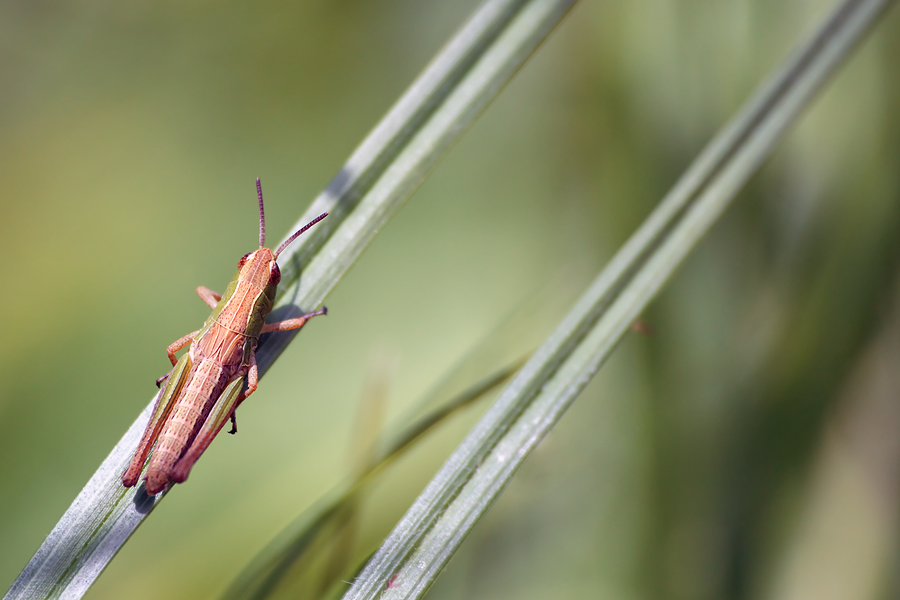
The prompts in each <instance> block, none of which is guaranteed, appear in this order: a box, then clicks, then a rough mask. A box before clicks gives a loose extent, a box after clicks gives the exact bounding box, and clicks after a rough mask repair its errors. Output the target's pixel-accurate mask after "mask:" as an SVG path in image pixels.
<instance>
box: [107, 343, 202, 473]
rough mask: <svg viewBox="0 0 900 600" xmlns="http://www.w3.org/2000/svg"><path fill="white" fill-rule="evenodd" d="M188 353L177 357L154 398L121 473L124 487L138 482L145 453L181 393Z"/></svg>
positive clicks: (186, 370) (146, 453) (187, 367)
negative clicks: (147, 416) (141, 434)
mask: <svg viewBox="0 0 900 600" xmlns="http://www.w3.org/2000/svg"><path fill="white" fill-rule="evenodd" d="M189 354H190V353H189V352H185V353H184V355H183V356H182V357H181V358H180V359H178V362H177V363H176V364H175V366H174V367H173V368H172V371H171V372H170V373H169V377H168V379H167V380H166V387H165V388H163V390H162V392H160V395H159V398H157V400H156V406H154V407H153V414H152V415H151V416H150V422H149V423H147V428H146V429H145V430H144V435H143V437H142V438H141V443H140V444H138V447H137V450H136V451H135V453H134V458H132V459H131V464H130V465H128V469H127V470H126V471H125V474H124V475H122V485H124V486H125V487H132V486H134V484H136V483H137V482H138V479H139V478H140V476H141V471H142V470H143V469H144V462H145V461H146V460H147V455H148V454H149V453H150V449H151V448H152V447H153V444H155V443H156V438H158V437H159V432H160V431H161V430H162V426H163V424H164V423H165V422H166V419H167V418H168V416H169V411H171V410H172V406H173V405H174V404H175V400H176V399H177V398H178V395H179V394H180V393H181V388H182V386H183V385H184V381H185V379H186V378H187V377H186V376H187V373H188V371H190V370H191V359H190V356H189Z"/></svg>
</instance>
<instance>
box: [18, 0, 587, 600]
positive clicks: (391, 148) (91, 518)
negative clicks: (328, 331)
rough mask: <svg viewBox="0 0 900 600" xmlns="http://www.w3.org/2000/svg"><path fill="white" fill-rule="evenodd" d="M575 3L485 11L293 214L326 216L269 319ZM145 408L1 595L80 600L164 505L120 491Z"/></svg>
mask: <svg viewBox="0 0 900 600" xmlns="http://www.w3.org/2000/svg"><path fill="white" fill-rule="evenodd" d="M573 3H574V0H556V1H549V0H543V1H531V2H527V1H522V0H518V1H513V0H488V1H486V2H484V4H483V5H482V6H481V7H480V8H479V9H478V10H477V11H476V12H475V14H474V15H473V16H472V18H471V19H470V20H469V21H468V22H467V23H466V24H465V25H464V26H463V28H462V29H461V30H460V31H459V32H458V33H457V34H456V36H455V37H454V38H453V39H452V40H451V41H450V42H449V43H448V45H447V46H445V48H444V49H443V50H442V51H441V52H440V53H439V55H438V56H437V57H436V58H435V59H434V61H433V62H432V63H431V65H429V67H428V68H427V69H426V70H425V72H424V73H423V74H422V76H421V77H420V78H419V79H417V80H416V81H415V82H414V83H413V84H412V86H411V87H410V88H409V90H408V91H407V92H406V94H405V95H404V96H403V97H402V98H401V99H400V100H399V101H398V103H397V104H396V105H395V106H394V108H393V109H392V110H391V111H390V112H389V113H388V115H387V116H386V117H385V118H384V119H383V120H382V122H381V123H380V124H379V125H378V126H377V127H376V128H375V130H374V131H373V132H372V133H371V134H370V135H369V137H368V138H367V139H366V140H365V141H364V142H363V143H362V144H361V145H360V146H359V148H358V149H357V150H356V152H355V153H354V154H353V155H352V156H351V158H350V159H349V160H348V162H347V163H346V165H345V166H344V167H343V168H342V169H341V171H340V173H339V174H338V175H337V177H335V179H334V180H333V181H332V183H331V184H330V185H329V187H328V189H327V190H326V191H325V192H324V193H323V194H322V195H321V196H320V197H319V198H317V199H316V201H315V202H313V205H312V206H311V208H310V209H309V211H308V212H307V213H306V214H305V215H304V216H303V217H301V219H300V221H299V222H300V223H306V222H308V221H309V220H310V219H311V218H312V215H316V214H319V213H320V212H322V211H323V210H328V211H329V212H330V213H331V215H330V216H329V218H328V219H325V221H323V222H322V224H320V225H318V226H317V227H316V228H314V229H313V230H311V231H310V233H309V234H307V235H305V236H303V237H301V238H300V239H299V240H298V241H297V242H295V244H294V245H293V246H292V247H291V248H289V249H288V250H287V251H285V252H284V253H283V254H282V255H281V257H280V262H281V264H282V265H284V266H283V272H282V274H283V278H282V294H281V296H280V297H279V301H278V303H277V305H276V310H275V311H274V314H273V318H279V317H281V316H284V315H290V314H297V313H298V312H299V311H300V310H301V307H302V308H305V307H309V306H318V305H320V304H321V303H322V301H323V300H324V299H325V297H326V296H327V295H328V293H329V292H330V291H331V290H332V289H333V288H334V286H335V285H336V284H337V282H338V280H339V279H340V278H341V276H342V275H343V274H344V273H345V272H346V271H347V269H349V268H350V265H351V264H352V263H353V262H354V261H355V260H356V259H357V258H358V257H359V255H360V253H361V252H362V251H363V249H364V248H365V247H366V245H367V244H368V243H369V242H370V241H371V240H372V239H373V238H374V236H375V235H376V233H377V232H378V231H379V230H380V229H381V227H383V225H384V224H385V223H386V222H387V220H388V219H389V218H390V216H391V214H392V213H393V212H394V211H395V210H396V209H397V208H398V207H399V206H400V204H402V203H403V201H404V200H405V199H406V198H407V197H409V195H410V194H411V193H412V191H413V190H414V189H415V188H416V186H418V185H419V184H420V183H421V181H422V180H423V179H424V177H425V175H426V174H427V172H428V170H429V169H430V168H431V167H432V166H433V165H434V164H435V163H436V162H437V161H438V160H439V159H440V157H441V156H443V154H444V153H445V152H446V151H447V149H448V148H449V147H450V146H451V144H452V143H453V142H454V141H455V140H456V139H457V138H458V137H459V136H460V135H461V134H462V132H463V131H465V129H466V128H467V127H468V125H469V124H471V122H472V121H473V120H474V119H475V117H476V116H477V115H478V114H479V113H480V111H481V110H483V109H484V107H485V106H487V104H488V103H489V102H490V101H491V100H492V99H493V98H494V97H496V95H497V94H498V93H499V91H500V90H501V89H502V88H503V86H504V85H505V84H506V83H507V82H508V81H509V80H510V78H511V77H512V76H513V75H514V74H515V72H516V71H517V70H518V69H519V67H520V66H521V65H522V64H523V63H524V61H525V60H526V59H527V58H528V57H529V56H530V55H531V53H532V52H533V51H534V50H535V48H536V47H537V46H538V45H539V44H540V43H541V42H542V41H543V40H544V39H545V38H546V36H547V35H548V34H549V33H550V31H551V30H552V29H553V27H554V26H555V25H556V24H557V23H558V22H559V21H560V20H561V19H562V17H563V16H564V15H565V13H566V11H567V10H568V9H569V8H570V7H571V5H572V4H573ZM301 269H302V278H301V277H300V272H301ZM291 339H293V335H292V334H290V333H288V334H286V335H285V334H279V335H277V336H269V338H268V339H267V340H265V344H261V347H260V350H259V353H258V362H259V367H260V374H261V375H262V374H264V373H265V371H266V370H267V369H268V368H269V367H270V366H271V365H272V363H273V362H274V360H275V358H277V356H278V355H279V354H280V353H281V351H283V350H284V348H285V347H286V346H287V344H288V343H289V342H290V340H291ZM151 405H152V403H151ZM150 408H151V407H148V409H146V410H145V411H144V412H143V413H142V414H141V416H139V417H138V419H137V420H136V421H135V422H134V424H132V426H131V427H130V428H129V430H128V432H127V433H126V434H125V435H124V436H123V437H122V439H121V440H120V441H119V443H118V444H117V445H116V446H115V448H114V449H113V450H112V452H111V453H110V454H109V456H107V458H106V459H105V460H104V461H103V463H102V464H101V465H100V467H99V468H98V470H97V471H96V472H95V474H94V476H93V477H91V479H90V480H89V481H88V483H87V485H86V486H85V487H84V489H82V491H81V492H80V493H79V495H78V496H77V497H76V499H75V500H74V501H73V503H72V504H71V505H70V507H69V509H68V510H67V511H66V513H65V514H64V515H63V517H62V518H61V519H60V521H59V523H58V524H57V525H56V527H55V528H54V529H53V531H52V532H51V533H50V535H49V536H48V537H47V539H46V540H45V541H44V543H43V544H42V545H41V547H40V548H39V549H38V551H37V553H36V554H35V555H34V557H33V558H32V559H31V561H30V562H29V563H28V565H27V566H26V567H25V569H24V570H23V571H22V573H21V574H20V575H19V577H18V578H17V579H16V581H15V582H14V583H13V585H12V587H11V588H10V590H9V592H8V593H7V595H6V596H5V597H6V598H10V599H12V598H49V597H66V598H79V597H81V596H82V595H83V594H84V593H85V592H86V591H87V589H88V588H89V587H90V586H91V584H92V583H93V582H94V580H95V579H96V578H97V577H98V576H99V574H100V573H101V572H102V571H103V569H104V568H105V567H106V565H107V564H108V563H109V561H110V560H112V558H113V556H115V554H116V552H118V550H119V548H121V547H122V545H123V544H124V543H125V542H126V541H127V540H128V538H129V537H130V536H131V534H132V533H133V532H134V530H135V529H136V528H137V527H138V526H139V525H140V523H141V522H142V521H143V519H144V518H145V517H146V516H147V514H149V513H150V511H151V510H152V509H153V508H154V506H155V505H156V503H158V502H159V501H160V500H161V499H162V497H163V496H164V494H160V495H158V496H156V497H155V498H153V497H148V496H147V495H146V493H144V492H143V487H142V486H139V487H138V488H137V489H136V490H135V489H131V490H125V489H123V488H122V487H121V483H120V481H119V477H120V476H121V473H122V472H123V471H124V469H125V467H126V466H127V463H128V461H129V460H130V454H131V452H132V451H133V448H134V447H135V446H136V445H137V441H138V438H139V437H140V434H141V433H142V431H143V428H144V426H145V425H146V422H147V420H148V418H149V411H150Z"/></svg>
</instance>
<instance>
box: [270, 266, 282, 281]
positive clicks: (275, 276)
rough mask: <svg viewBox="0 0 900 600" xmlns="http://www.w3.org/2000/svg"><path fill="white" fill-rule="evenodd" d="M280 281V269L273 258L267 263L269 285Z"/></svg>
mask: <svg viewBox="0 0 900 600" xmlns="http://www.w3.org/2000/svg"><path fill="white" fill-rule="evenodd" d="M280 282H281V269H279V268H278V263H277V262H275V261H274V260H273V261H272V262H271V263H269V285H278V284H279V283H280Z"/></svg>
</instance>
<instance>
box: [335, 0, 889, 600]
mask: <svg viewBox="0 0 900 600" xmlns="http://www.w3.org/2000/svg"><path fill="white" fill-rule="evenodd" d="M888 4H889V2H887V1H885V0H868V1H866V0H850V1H846V2H843V3H841V4H840V5H839V6H837V8H836V10H834V11H833V12H832V13H831V14H830V15H829V16H828V18H827V19H826V20H825V22H824V23H823V24H822V25H821V26H820V27H819V28H818V29H817V30H816V31H815V32H814V34H813V35H812V36H811V37H810V38H809V39H808V40H806V41H805V42H804V43H802V44H801V45H800V46H799V47H798V49H797V50H796V51H795V52H794V53H793V54H792V55H791V56H790V57H789V58H788V59H787V60H786V61H785V63H784V65H783V66H782V67H781V68H780V69H779V70H777V71H776V72H775V73H774V75H773V76H772V77H771V79H770V80H769V82H768V83H767V84H765V85H764V86H763V87H762V88H761V90H760V91H759V92H757V94H756V95H755V96H754V97H753V98H752V99H751V100H750V101H749V102H748V103H747V104H746V105H745V107H744V108H743V109H742V110H741V111H740V113H739V114H738V115H737V116H736V117H735V118H734V119H733V120H732V121H731V122H730V123H729V124H728V125H727V126H726V127H725V128H724V129H722V130H721V132H720V133H719V134H718V135H717V136H716V137H715V138H714V139H713V140H712V142H711V143H710V144H709V145H708V146H707V148H706V149H705V150H704V151H703V152H702V153H701V155H700V156H699V157H698V158H697V159H696V161H695V162H694V164H693V165H692V166H691V167H690V168H689V169H688V171H687V172H686V173H685V174H684V176H683V177H682V178H681V179H680V180H679V182H678V183H677V184H676V185H675V186H674V188H673V189H672V191H671V192H670V193H669V194H668V195H667V196H666V197H665V198H664V199H663V201H662V202H661V203H660V205H659V206H658V207H657V209H656V210H655V211H654V212H653V214H651V215H650V216H649V217H648V218H647V220H646V221H645V222H644V224H643V225H642V226H641V228H640V229H639V230H638V231H637V232H636V233H635V234H634V235H633V236H632V237H631V239H630V240H629V241H628V242H627V243H626V244H625V246H623V247H622V249H621V250H620V251H619V253H618V254H617V255H616V256H615V257H614V258H613V260H612V261H611V262H610V264H609V265H608V266H607V268H606V269H605V270H604V271H603V272H602V273H601V274H600V276H599V277H598V278H597V279H596V280H595V282H594V283H593V284H592V285H591V287H590V288H589V289H588V291H587V292H586V293H585V295H584V296H583V297H582V298H581V300H579V302H578V303H577V304H576V305H575V307H574V308H573V309H572V311H571V312H570V313H569V315H568V316H567V317H566V318H565V319H564V320H563V321H562V323H561V324H560V325H559V327H558V328H557V330H556V331H555V332H554V333H553V334H552V335H551V336H550V337H549V338H548V339H547V340H546V342H545V343H544V344H543V345H542V346H541V348H540V349H539V350H538V352H537V353H536V354H535V356H534V357H533V358H532V359H531V360H530V361H529V362H528V364H526V365H525V367H524V368H523V369H522V370H521V371H520V372H519V374H518V375H517V376H516V377H515V378H514V380H513V381H512V382H511V383H510V384H509V386H508V387H507V388H506V389H505V390H504V392H503V393H502V394H501V396H500V398H499V399H498V400H497V402H496V403H495V404H494V406H493V407H491V409H490V410H489V411H488V413H487V414H486V415H485V416H484V417H483V418H482V419H481V421H480V422H479V423H478V424H477V425H476V426H475V428H474V429H473V430H472V431H471V433H470V434H469V435H468V437H467V438H466V439H465V440H464V441H463V443H462V444H461V445H460V446H459V447H458V448H457V450H456V451H455V452H454V453H453V454H452V455H451V456H450V458H449V459H448V460H447V462H446V463H445V464H444V466H443V467H442V468H441V470H440V471H439V472H438V474H437V475H436V476H435V477H434V479H433V480H432V481H431V483H429V485H428V486H427V487H426V489H425V491H424V492H422V494H421V495H420V496H419V498H418V499H417V500H416V501H415V503H414V504H413V506H412V507H411V508H410V509H409V511H408V512H407V513H406V515H405V516H404V517H403V519H402V520H401V521H400V523H399V524H398V525H397V526H396V527H395V529H394V531H393V532H392V533H391V535H390V536H389V537H388V539H387V540H385V542H384V544H383V545H382V547H381V548H380V549H379V550H378V552H376V554H375V555H374V556H373V557H372V559H371V560H370V561H369V564H368V565H367V566H366V567H365V569H364V570H363V572H362V573H361V574H360V576H359V578H358V579H357V580H356V581H355V583H354V584H353V587H352V588H351V589H350V590H349V591H348V592H347V594H346V595H345V596H344V598H345V599H347V600H359V599H363V598H420V597H421V596H422V595H423V594H424V593H425V592H426V591H427V590H428V588H429V587H430V586H431V584H432V583H433V582H434V580H435V578H436V577H437V576H438V574H439V573H440V572H441V570H442V569H443V568H444V567H445V566H446V564H447V562H448V561H449V560H450V558H451V557H452V556H453V554H454V553H455V552H456V550H457V549H458V548H459V545H460V544H461V543H462V541H463V539H464V538H465V537H466V535H467V534H468V533H469V532H470V531H471V529H472V528H473V527H474V525H475V523H476V522H477V521H478V519H479V518H480V517H481V516H482V515H483V514H484V512H485V511H486V510H487V508H488V507H489V506H490V505H491V504H492V503H493V502H494V500H496V498H497V496H498V495H499V494H500V492H501V491H502V490H503V488H504V487H505V486H506V484H507V483H508V482H509V480H510V478H511V477H512V476H513V474H514V473H515V471H516V470H517V469H518V467H519V466H520V465H521V464H522V461H524V460H525V458H526V457H527V456H528V454H529V453H530V452H531V450H532V449H533V448H534V447H535V446H536V445H537V444H538V442H539V441H540V440H541V439H542V438H543V436H544V435H546V433H547V432H548V431H549V430H550V429H551V428H552V427H553V425H554V424H555V423H556V422H557V420H558V419H559V418H560V416H561V415H562V413H563V412H564V411H565V410H566V408H567V407H568V406H569V405H570V404H571V402H572V401H573V400H574V399H575V397H577V395H578V394H579V393H580V391H581V390H582V389H583V388H584V387H585V386H586V385H587V383H588V382H589V381H590V380H591V378H592V377H593V375H594V374H595V373H596V371H597V369H598V368H599V367H600V365H601V364H602V363H603V362H604V360H605V359H606V358H607V357H608V356H609V355H610V353H611V352H612V350H613V349H614V348H615V345H616V344H617V343H618V341H619V340H620V339H621V337H622V336H623V335H624V334H625V332H626V331H627V330H628V328H629V326H630V324H631V323H632V321H633V320H634V319H635V318H636V317H637V316H638V315H639V314H640V312H641V311H642V310H643V309H644V307H645V306H646V305H647V303H648V302H650V300H652V299H653V297H654V296H655V294H656V293H657V291H658V290H659V289H660V287H661V286H662V285H663V283H665V281H666V280H667V279H668V278H669V276H670V275H671V274H672V272H673V271H674V270H675V268H676V267H677V266H678V265H679V264H680V263H681V261H682V260H683V259H684V258H685V256H687V254H688V253H689V252H690V250H691V249H692V248H693V246H694V245H695V244H696V243H697V242H698V240H699V239H700V238H701V237H702V236H703V235H704V234H705V233H706V231H707V230H708V229H709V227H710V226H711V225H712V224H713V223H714V222H715V220H716V219H717V218H718V217H719V216H720V215H721V213H722V212H723V211H724V210H725V208H726V207H727V206H728V205H729V203H730V202H731V200H732V199H733V197H734V195H735V194H736V193H737V191H738V190H739V189H740V187H741V186H742V185H743V184H744V183H745V182H746V180H747V179H748V178H749V177H750V176H751V175H752V173H753V172H754V171H755V170H756V168H757V167H758V166H759V164H760V163H761V162H762V160H763V159H764V158H765V157H766V155H767V154H768V153H769V151H770V150H771V149H772V147H773V146H774V144H775V143H776V142H777V141H778V139H779V138H780V137H781V135H782V134H783V133H784V132H785V130H786V129H787V127H789V126H790V125H791V123H793V122H794V121H795V120H796V118H797V117H798V116H799V114H800V112H801V111H802V109H803V108H805V107H806V105H807V104H808V103H809V102H810V100H811V99H812V98H813V96H814V94H815V92H816V91H817V90H818V89H819V88H820V86H821V85H822V84H823V83H824V82H825V80H826V78H827V77H828V76H829V75H831V74H832V73H833V72H834V71H835V69H836V68H837V66H838V65H839V63H840V61H841V59H842V58H844V57H845V56H846V55H847V53H848V52H849V51H850V50H851V49H852V47H853V46H854V44H855V43H856V42H857V41H858V40H859V39H860V38H861V36H862V35H863V34H864V33H865V32H866V31H867V30H868V28H869V26H870V25H871V24H872V23H873V22H874V21H875V20H876V18H877V17H878V16H879V15H880V14H881V13H882V12H883V10H884V9H885V8H886V7H887V5H888ZM388 581H391V582H392V583H391V586H390V588H388V587H387V583H388Z"/></svg>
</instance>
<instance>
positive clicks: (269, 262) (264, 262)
mask: <svg viewBox="0 0 900 600" xmlns="http://www.w3.org/2000/svg"><path fill="white" fill-rule="evenodd" d="M238 281H248V282H250V283H253V284H254V285H256V286H257V287H258V288H260V289H265V287H266V286H269V285H278V283H279V282H280V281H281V270H280V269H279V268H278V263H276V262H275V255H274V254H273V253H272V251H271V250H269V249H268V248H260V249H259V250H256V251H254V252H250V253H249V254H245V255H244V256H242V257H241V260H239V261H238Z"/></svg>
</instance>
